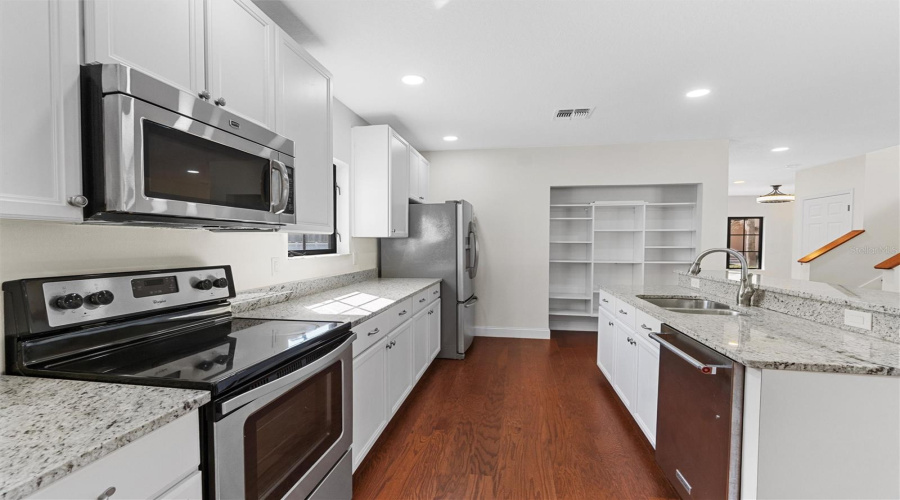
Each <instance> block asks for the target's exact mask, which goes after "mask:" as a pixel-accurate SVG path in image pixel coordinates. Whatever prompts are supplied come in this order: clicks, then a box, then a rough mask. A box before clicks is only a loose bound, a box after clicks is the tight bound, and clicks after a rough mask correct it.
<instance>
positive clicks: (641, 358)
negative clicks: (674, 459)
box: [634, 338, 659, 448]
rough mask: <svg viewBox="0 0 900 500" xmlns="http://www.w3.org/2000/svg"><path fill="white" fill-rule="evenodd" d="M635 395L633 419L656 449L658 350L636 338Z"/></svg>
mask: <svg viewBox="0 0 900 500" xmlns="http://www.w3.org/2000/svg"><path fill="white" fill-rule="evenodd" d="M635 341H636V342H637V395H636V396H635V400H634V419H635V421H637V423H638V426H639V427H640V428H641V430H642V431H644V435H646V436H647V439H648V440H650V444H651V445H653V447H654V448H655V447H656V397H657V388H658V387H659V350H658V348H655V347H654V346H653V345H651V343H650V341H647V340H644V339H643V338H636V339H635Z"/></svg>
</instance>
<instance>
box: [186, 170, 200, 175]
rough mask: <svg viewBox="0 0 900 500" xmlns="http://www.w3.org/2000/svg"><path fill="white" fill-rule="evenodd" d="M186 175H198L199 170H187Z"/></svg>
mask: <svg viewBox="0 0 900 500" xmlns="http://www.w3.org/2000/svg"><path fill="white" fill-rule="evenodd" d="M187 173H189V174H199V173H200V171H199V170H188V171H187Z"/></svg>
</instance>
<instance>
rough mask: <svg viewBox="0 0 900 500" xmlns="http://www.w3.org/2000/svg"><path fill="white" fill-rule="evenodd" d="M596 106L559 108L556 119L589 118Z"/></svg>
mask: <svg viewBox="0 0 900 500" xmlns="http://www.w3.org/2000/svg"><path fill="white" fill-rule="evenodd" d="M593 112H594V108H568V109H557V110H556V114H555V115H554V116H553V119H554V120H587V119H588V118H590V117H591V113H593Z"/></svg>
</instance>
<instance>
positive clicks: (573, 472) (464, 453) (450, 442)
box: [353, 332, 678, 500]
mask: <svg viewBox="0 0 900 500" xmlns="http://www.w3.org/2000/svg"><path fill="white" fill-rule="evenodd" d="M596 353H597V335H596V333H582V332H553V333H552V334H551V339H550V340H549V341H547V340H523V339H499V338H485V337H480V338H477V339H475V343H474V344H473V345H472V348H471V349H470V351H469V353H468V354H467V356H466V359H465V360H464V361H455V360H444V359H437V360H435V361H434V363H433V364H432V366H431V367H430V368H429V369H428V371H427V372H426V373H425V375H424V376H423V377H422V380H420V381H419V383H418V385H417V386H416V387H415V389H413V391H412V393H411V394H410V395H409V397H408V398H407V400H406V402H405V403H404V404H403V406H402V407H401V409H400V411H399V412H398V413H397V415H395V416H394V418H393V419H392V420H391V423H390V424H389V425H388V427H387V428H386V429H385V431H384V433H383V434H382V435H381V437H380V438H379V440H378V442H377V443H376V444H375V446H374V447H373V448H372V450H371V451H370V452H369V455H368V456H367V457H366V459H365V461H364V462H363V463H362V464H361V465H360V467H359V469H358V470H357V471H356V474H354V476H353V483H354V484H353V493H354V498H355V499H356V500H366V499H372V498H380V499H391V500H393V499H413V498H447V499H456V498H465V499H469V498H510V499H526V498H573V499H589V498H672V499H676V498H678V496H677V494H676V493H675V490H673V489H672V487H671V486H670V485H669V484H668V482H667V481H666V479H665V477H664V476H663V474H662V471H661V470H660V469H659V467H658V466H657V465H656V462H655V461H654V459H653V448H652V447H651V446H650V443H649V442H648V441H647V440H646V438H645V437H644V435H643V434H642V433H641V431H640V429H639V428H638V427H637V425H636V424H635V423H634V421H633V420H632V418H631V415H630V414H629V413H628V411H627V410H626V409H625V407H624V406H622V403H621V402H620V401H619V399H618V396H616V394H615V392H614V391H613V389H612V387H611V386H610V385H609V383H608V382H607V381H606V378H605V377H604V376H603V374H602V373H600V370H599V369H598V368H597V364H596Z"/></svg>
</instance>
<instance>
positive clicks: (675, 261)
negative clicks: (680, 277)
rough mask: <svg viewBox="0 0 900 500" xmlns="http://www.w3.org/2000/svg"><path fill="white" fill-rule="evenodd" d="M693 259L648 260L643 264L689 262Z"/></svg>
mask: <svg viewBox="0 0 900 500" xmlns="http://www.w3.org/2000/svg"><path fill="white" fill-rule="evenodd" d="M693 262H694V261H692V260H648V261H646V262H644V264H679V265H683V264H691V263H693Z"/></svg>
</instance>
